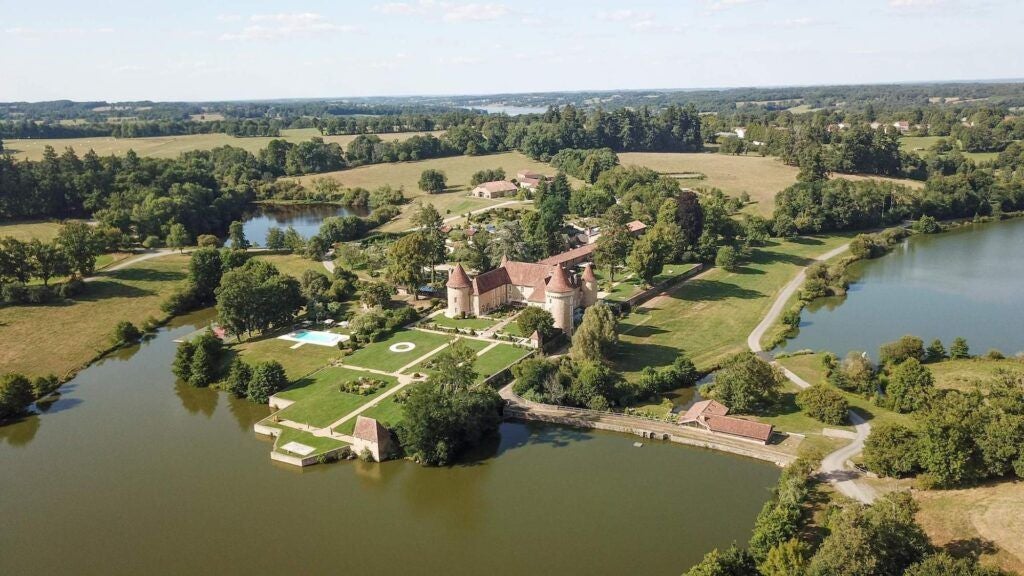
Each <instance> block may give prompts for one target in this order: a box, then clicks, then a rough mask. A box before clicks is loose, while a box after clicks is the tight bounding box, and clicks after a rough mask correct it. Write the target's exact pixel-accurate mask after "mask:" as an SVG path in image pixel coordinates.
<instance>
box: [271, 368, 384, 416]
mask: <svg viewBox="0 0 1024 576" xmlns="http://www.w3.org/2000/svg"><path fill="white" fill-rule="evenodd" d="M360 377H367V378H372V379H375V380H383V381H385V382H387V384H388V385H387V387H385V388H382V389H380V390H378V391H377V392H375V393H373V394H371V395H367V396H361V395H359V394H350V393H348V392H342V391H341V390H339V389H338V387H339V386H340V385H341V384H342V383H344V382H352V381H354V380H358V379H359V378H360ZM397 383H398V380H397V379H395V378H392V377H390V376H379V375H376V374H369V373H366V372H359V371H357V370H350V369H346V368H335V367H329V368H324V369H323V370H320V371H319V372H316V373H315V374H311V375H310V376H307V377H304V378H300V379H299V380H298V381H297V382H295V384H294V385H293V386H292V387H291V388H289V389H287V390H285V391H283V392H279V393H278V394H277V396H279V397H281V398H285V399H287V400H295V404H292V405H291V406H289V407H287V408H285V409H284V410H280V411H279V412H277V416H278V417H279V418H281V419H283V420H292V421H294V422H301V423H303V424H309V425H311V426H315V427H317V428H322V427H324V426H327V425H328V424H330V423H331V422H334V421H335V420H337V419H339V418H341V417H342V416H345V415H346V414H348V413H350V412H352V411H353V410H355V409H357V408H359V407H360V406H362V405H364V404H366V403H367V402H369V401H371V400H373V399H374V398H376V397H378V396H380V395H381V394H383V393H384V392H386V391H387V390H389V389H390V388H392V387H393V386H395V385H396V384H397Z"/></svg>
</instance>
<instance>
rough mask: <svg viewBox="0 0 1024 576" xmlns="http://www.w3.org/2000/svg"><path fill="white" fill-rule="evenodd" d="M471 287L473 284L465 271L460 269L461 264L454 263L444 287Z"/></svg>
mask: <svg viewBox="0 0 1024 576" xmlns="http://www.w3.org/2000/svg"><path fill="white" fill-rule="evenodd" d="M472 285H473V283H472V282H470V280H469V276H467V275H466V271H465V270H463V269H462V264H461V263H456V264H455V267H454V268H452V271H451V272H450V273H449V274H448V283H447V284H445V286H447V287H448V288H469V287H470V286H472Z"/></svg>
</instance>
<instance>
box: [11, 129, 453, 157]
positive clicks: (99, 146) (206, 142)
mask: <svg viewBox="0 0 1024 576" xmlns="http://www.w3.org/2000/svg"><path fill="white" fill-rule="evenodd" d="M416 134H427V132H403V133H399V134H378V136H380V137H381V139H382V140H385V141H391V140H404V139H406V138H409V137H410V136H414V135H416ZM430 134H435V135H437V134H440V132H430ZM314 136H316V137H321V136H320V132H318V131H317V130H316V129H315V128H301V129H295V130H282V131H281V136H280V138H282V139H284V140H288V141H289V142H302V141H304V140H309V139H310V138H312V137H314ZM322 138H323V139H324V140H325V141H327V142H337V143H338V144H341V146H342V147H345V146H347V145H348V143H349V142H351V141H352V140H354V139H355V138H356V136H354V135H344V136H322ZM271 140H274V138H271V137H262V136H260V137H252V138H237V137H235V136H228V135H227V134H187V135H183V136H154V137H150V138H111V137H97V138H54V139H39V140H4V148H5V149H7V150H10V151H11V152H13V153H14V156H15V157H16V158H19V159H21V158H27V159H29V160H39V159H40V158H42V157H43V149H44V148H45V147H46V146H53V148H54V149H55V150H56V151H57V153H58V154H59V153H61V152H62V151H63V150H64V148H66V147H68V146H70V147H71V148H74V150H75V152H77V153H78V154H79V155H82V154H84V153H86V152H87V151H89V149H92V150H95V151H96V153H97V154H99V155H100V156H109V155H111V154H118V155H121V154H124V153H126V152H128V150H135V152H136V153H137V154H138V155H139V156H152V157H154V158H176V157H177V156H178V155H179V154H181V153H182V152H186V151H188V150H210V149H212V148H216V147H218V146H235V147H238V148H244V149H246V150H248V151H249V152H252V153H256V152H257V151H259V150H260V149H261V148H266V146H267V143H268V142H270V141H271Z"/></svg>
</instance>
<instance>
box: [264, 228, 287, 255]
mask: <svg viewBox="0 0 1024 576" xmlns="http://www.w3.org/2000/svg"><path fill="white" fill-rule="evenodd" d="M265 245H266V247H267V248H268V249H269V250H284V248H285V244H284V232H282V231H281V229H280V228H278V227H276V226H271V227H270V228H267V241H266V244H265Z"/></svg>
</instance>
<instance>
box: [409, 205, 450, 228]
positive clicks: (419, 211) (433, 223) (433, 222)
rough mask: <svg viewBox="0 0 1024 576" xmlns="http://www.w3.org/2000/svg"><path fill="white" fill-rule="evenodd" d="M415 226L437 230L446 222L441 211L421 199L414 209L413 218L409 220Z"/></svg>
mask: <svg viewBox="0 0 1024 576" xmlns="http://www.w3.org/2000/svg"><path fill="white" fill-rule="evenodd" d="M409 223H410V224H412V225H413V227H415V228H420V229H422V230H436V229H438V228H440V227H441V225H442V224H444V219H443V218H441V213H440V212H438V211H437V208H436V207H434V205H433V204H431V203H429V202H423V201H419V202H417V203H416V206H415V207H413V210H412V218H411V219H410V221H409Z"/></svg>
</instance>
